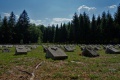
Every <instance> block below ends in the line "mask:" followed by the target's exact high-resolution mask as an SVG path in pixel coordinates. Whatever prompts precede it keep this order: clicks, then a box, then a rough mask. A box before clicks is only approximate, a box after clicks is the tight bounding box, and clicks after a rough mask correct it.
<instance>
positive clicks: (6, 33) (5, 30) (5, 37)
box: [1, 16, 10, 44]
mask: <svg viewBox="0 0 120 80" xmlns="http://www.w3.org/2000/svg"><path fill="white" fill-rule="evenodd" d="M1 34H2V43H4V44H7V43H9V39H10V28H9V27H8V20H7V17H6V16H5V17H4V18H3V23H2V26H1Z"/></svg>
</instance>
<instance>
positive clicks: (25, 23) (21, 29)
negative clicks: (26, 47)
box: [16, 10, 30, 43]
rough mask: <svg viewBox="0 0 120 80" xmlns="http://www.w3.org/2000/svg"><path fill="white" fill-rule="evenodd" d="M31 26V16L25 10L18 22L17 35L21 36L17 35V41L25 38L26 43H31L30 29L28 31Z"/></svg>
mask: <svg viewBox="0 0 120 80" xmlns="http://www.w3.org/2000/svg"><path fill="white" fill-rule="evenodd" d="M29 27H30V21H29V17H28V14H27V12H26V11H25V10H24V11H23V12H22V14H21V15H20V17H19V19H18V22H17V27H16V31H17V32H16V34H17V36H19V37H17V42H19V40H21V39H23V42H24V43H29V31H28V29H29Z"/></svg>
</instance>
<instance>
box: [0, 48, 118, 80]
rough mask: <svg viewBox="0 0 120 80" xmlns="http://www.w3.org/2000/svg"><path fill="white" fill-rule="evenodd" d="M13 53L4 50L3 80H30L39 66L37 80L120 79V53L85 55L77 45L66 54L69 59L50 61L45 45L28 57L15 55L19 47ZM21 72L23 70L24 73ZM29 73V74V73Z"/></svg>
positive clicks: (0, 79) (0, 57)
mask: <svg viewBox="0 0 120 80" xmlns="http://www.w3.org/2000/svg"><path fill="white" fill-rule="evenodd" d="M10 50H11V52H10V53H2V52H1V51H0V80H30V77H31V75H29V74H28V73H32V72H33V70H34V69H35V67H36V65H37V64H39V63H40V62H42V65H41V66H39V67H38V69H36V70H35V72H34V73H35V80H119V79H120V54H105V52H104V50H100V51H98V53H99V54H100V56H99V57H95V58H89V57H84V56H81V52H82V51H81V50H80V48H79V47H78V46H76V50H75V52H66V54H67V55H68V59H66V60H52V59H46V58H45V53H44V52H43V48H42V46H39V47H38V48H36V49H33V50H32V51H31V52H28V54H27V55H17V56H15V55H14V53H15V48H14V47H13V48H10ZM20 70H21V71H20ZM26 72H28V73H26Z"/></svg>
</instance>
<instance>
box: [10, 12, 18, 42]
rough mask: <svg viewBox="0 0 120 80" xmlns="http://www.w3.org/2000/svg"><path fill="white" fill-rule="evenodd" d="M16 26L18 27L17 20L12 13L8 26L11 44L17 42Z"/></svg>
mask: <svg viewBox="0 0 120 80" xmlns="http://www.w3.org/2000/svg"><path fill="white" fill-rule="evenodd" d="M15 25H16V20H15V15H14V13H13V12H11V14H10V17H9V21H8V26H9V28H10V34H9V35H10V39H9V40H10V43H14V41H15Z"/></svg>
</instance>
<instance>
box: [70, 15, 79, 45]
mask: <svg viewBox="0 0 120 80" xmlns="http://www.w3.org/2000/svg"><path fill="white" fill-rule="evenodd" d="M72 24H73V33H74V41H75V42H76V43H78V41H79V31H80V28H79V17H78V15H77V13H75V14H74V16H73V21H72Z"/></svg>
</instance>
